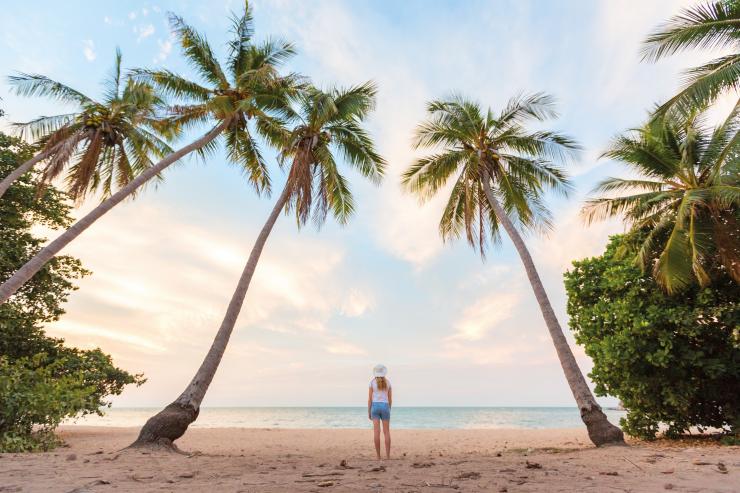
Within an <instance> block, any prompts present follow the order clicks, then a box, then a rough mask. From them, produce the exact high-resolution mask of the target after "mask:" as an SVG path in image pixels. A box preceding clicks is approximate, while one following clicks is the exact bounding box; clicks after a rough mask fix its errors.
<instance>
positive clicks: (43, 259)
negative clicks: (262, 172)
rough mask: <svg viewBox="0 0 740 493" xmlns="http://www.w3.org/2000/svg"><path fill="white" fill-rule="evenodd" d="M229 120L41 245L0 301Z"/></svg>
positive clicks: (7, 284)
mask: <svg viewBox="0 0 740 493" xmlns="http://www.w3.org/2000/svg"><path fill="white" fill-rule="evenodd" d="M227 125H228V122H222V123H220V124H219V125H218V126H216V127H215V128H213V129H212V130H211V131H210V132H208V133H207V134H205V135H203V136H202V137H201V138H199V139H198V140H196V141H194V142H192V143H190V144H188V145H186V146H185V147H183V148H181V149H180V150H178V151H175V152H173V153H172V154H170V155H168V156H166V157H165V158H164V159H162V160H161V161H159V162H158V163H157V164H155V165H154V166H152V167H151V168H148V169H146V170H145V171H144V172H142V173H141V174H140V175H139V176H137V177H136V178H135V179H133V180H131V182H129V183H128V184H127V185H126V186H125V187H123V188H121V189H120V190H119V191H118V192H116V193H114V194H113V195H111V196H110V197H108V198H107V199H106V200H104V201H103V202H101V203H100V205H98V206H97V207H96V208H95V209H93V210H91V211H90V212H89V213H88V214H87V215H86V216H85V217H83V218H82V219H80V220H78V221H77V222H76V223H74V224H73V225H72V226H71V227H70V228H69V229H68V230H67V231H65V232H64V233H62V234H61V235H60V236H59V237H57V238H56V239H55V240H54V241H52V242H51V243H49V244H48V245H47V246H45V247H44V248H42V249H41V250H40V251H39V252H38V253H37V254H36V255H35V256H34V257H33V258H32V259H31V260H29V261H28V262H26V264H25V265H24V266H23V267H21V268H20V269H18V270H17V271H16V272H15V273H14V274H13V275H12V276H11V277H10V279H8V280H7V281H5V282H4V283H3V285H2V286H0V304H3V303H5V302H6V301H7V300H8V298H10V297H11V296H12V295H13V294H14V293H15V292H16V291H18V289H19V288H20V287H21V286H23V284H25V283H26V282H27V281H28V280H29V279H31V277H33V276H34V275H35V274H36V273H37V272H38V271H40V270H41V269H42V268H43V267H44V265H46V263H47V262H48V261H49V260H51V259H52V258H54V256H55V255H56V254H57V253H59V251H60V250H61V249H62V248H64V247H65V246H67V244H69V243H70V242H71V241H72V240H74V239H75V238H77V237H78V236H79V235H80V234H81V233H82V232H83V231H85V230H86V229H87V228H89V227H90V226H91V225H92V224H93V223H94V222H95V221H97V220H98V219H99V218H100V217H102V216H103V215H104V214H105V213H106V212H108V211H109V210H111V209H112V208H113V207H114V206H115V205H117V204H118V203H119V202H121V201H122V200H124V199H125V198H126V197H128V196H129V195H131V194H132V193H133V192H135V191H136V189H138V188H139V187H140V186H142V185H143V184H144V183H146V182H147V181H149V180H150V179H151V178H153V177H155V176H156V175H158V174H159V173H160V172H162V171H163V170H164V169H165V168H167V167H168V166H170V165H171V164H172V163H174V162H175V161H177V160H178V159H180V158H182V157H184V156H186V155H187V154H189V153H191V152H193V151H195V150H197V149H200V148H201V147H203V146H204V145H206V144H207V143H209V142H210V141H212V140H213V139H215V138H216V137H218V135H219V134H220V133H221V132H222V131H223V129H224V128H226V126H227Z"/></svg>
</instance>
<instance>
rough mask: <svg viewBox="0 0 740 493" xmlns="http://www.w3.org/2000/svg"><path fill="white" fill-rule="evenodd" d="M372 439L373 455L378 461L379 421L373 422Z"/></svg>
mask: <svg viewBox="0 0 740 493" xmlns="http://www.w3.org/2000/svg"><path fill="white" fill-rule="evenodd" d="M373 439H374V440H375V453H376V454H377V456H378V460H380V420H379V419H374V420H373Z"/></svg>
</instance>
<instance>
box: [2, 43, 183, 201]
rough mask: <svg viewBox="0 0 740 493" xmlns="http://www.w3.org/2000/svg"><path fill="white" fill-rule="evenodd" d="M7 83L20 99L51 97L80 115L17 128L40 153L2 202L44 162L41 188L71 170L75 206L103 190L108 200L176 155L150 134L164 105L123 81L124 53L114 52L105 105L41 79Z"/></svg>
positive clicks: (17, 173)
mask: <svg viewBox="0 0 740 493" xmlns="http://www.w3.org/2000/svg"><path fill="white" fill-rule="evenodd" d="M9 82H10V85H11V87H12V88H13V89H14V90H15V93H16V94H18V95H21V96H45V97H51V98H54V99H56V100H57V101H59V102H62V103H66V104H72V105H76V106H77V107H78V108H79V110H78V111H77V112H75V113H68V114H63V115H55V116H42V117H39V118H36V119H35V120H32V121H30V122H27V123H19V124H16V125H15V126H16V127H18V128H19V129H20V134H21V137H30V138H31V139H32V140H34V141H36V142H37V143H38V144H39V146H40V147H41V150H40V151H39V152H38V153H37V154H36V155H35V156H34V157H33V158H31V159H29V160H28V161H26V162H25V163H23V164H21V165H20V166H19V167H18V168H16V169H15V170H13V171H12V172H11V173H10V174H9V175H8V176H6V177H5V179H3V181H2V182H1V183H0V197H2V196H3V194H4V193H5V191H6V190H7V189H8V188H9V187H10V186H11V185H12V183H13V182H14V181H15V180H17V179H18V178H19V177H21V176H22V175H24V174H25V173H27V172H29V171H30V170H31V169H33V168H34V166H35V165H37V164H38V163H40V162H45V166H44V170H43V173H42V175H41V183H42V186H43V185H46V184H48V183H49V182H51V181H52V180H54V179H55V178H57V177H58V176H60V175H61V174H62V172H64V171H65V170H69V173H68V178H67V182H68V190H67V191H68V193H69V194H70V195H71V196H72V197H73V198H74V199H75V200H77V201H81V200H82V199H84V197H85V194H86V193H88V192H95V191H98V190H101V189H102V193H103V196H104V197H107V196H110V194H111V193H112V191H113V190H114V189H115V188H116V187H119V188H120V187H123V186H125V185H126V184H128V183H129V182H130V181H131V180H133V179H134V178H135V177H136V176H137V175H139V174H140V173H141V172H142V171H144V170H146V169H147V168H149V167H151V166H152V162H151V159H150V158H151V157H152V156H154V157H157V158H161V157H163V156H165V155H167V154H170V153H171V152H172V149H170V147H169V146H168V145H167V144H166V143H165V142H164V141H163V140H162V139H160V138H159V137H158V136H157V135H156V133H155V132H153V131H152V130H153V127H157V120H156V116H157V115H156V113H157V111H158V110H159V109H161V107H162V105H163V103H162V101H161V99H160V98H159V97H158V96H157V94H156V93H155V92H154V91H153V90H152V87H151V86H149V85H147V84H143V83H140V82H135V81H133V80H132V79H130V78H129V79H128V80H126V81H122V77H121V52H120V50H116V60H115V65H114V68H113V73H112V75H111V76H110V77H109V78H108V79H107V80H106V81H105V88H106V91H105V93H104V95H103V99H102V100H101V101H102V102H97V101H95V100H93V99H91V98H89V97H88V96H86V95H84V94H83V93H82V92H80V91H77V90H75V89H72V88H71V87H69V86H66V85H64V84H62V83H61V82H56V81H54V80H51V79H49V78H48V77H45V76H43V75H38V74H19V75H15V76H11V77H10V78H9ZM70 162H72V164H71V165H70Z"/></svg>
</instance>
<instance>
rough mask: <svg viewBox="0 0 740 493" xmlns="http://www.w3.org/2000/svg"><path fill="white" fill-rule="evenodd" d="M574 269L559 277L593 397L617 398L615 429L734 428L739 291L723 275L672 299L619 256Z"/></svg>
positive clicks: (616, 246) (615, 249)
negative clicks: (620, 410)
mask: <svg viewBox="0 0 740 493" xmlns="http://www.w3.org/2000/svg"><path fill="white" fill-rule="evenodd" d="M622 242H623V237H621V236H615V237H612V238H611V241H610V243H609V245H608V246H607V249H606V252H605V253H604V254H603V255H602V256H600V257H594V258H590V259H585V260H581V261H577V262H573V269H572V270H571V271H569V272H567V273H566V274H565V286H566V290H567V292H568V314H569V316H570V326H571V329H572V330H573V332H574V333H575V337H576V341H577V342H578V344H581V345H583V346H584V348H585V351H586V354H588V355H589V356H590V357H591V358H592V359H593V362H594V368H593V371H592V372H591V375H590V376H591V378H592V380H593V381H594V383H595V384H596V393H597V395H601V396H604V395H612V396H615V397H618V398H619V399H620V400H621V401H622V404H623V405H624V407H625V408H626V409H627V411H628V413H627V417H626V418H624V419H623V420H622V423H621V424H622V427H623V428H624V430H625V431H626V432H628V433H629V434H630V435H633V436H636V437H640V438H645V439H652V438H654V437H655V436H656V434H657V433H658V431H659V425H660V424H663V425H665V426H667V429H666V435H667V436H669V437H674V436H677V435H679V434H681V433H684V432H686V431H688V430H689V429H690V428H691V427H694V426H696V427H699V428H700V429H701V428H708V427H712V428H723V429H725V430H733V431H735V432H737V431H738V430H740V392H738V390H737V389H740V286H738V285H737V284H736V283H735V282H733V281H732V280H730V279H729V278H728V277H724V278H722V279H719V280H717V281H716V282H715V283H714V284H713V285H712V286H711V287H707V288H700V287H698V286H694V287H690V288H688V289H686V290H685V291H683V292H681V293H680V295H676V296H669V295H667V294H666V293H665V292H664V291H663V290H661V289H660V288H659V287H658V286H657V284H656V283H655V281H654V280H653V279H652V278H651V277H650V276H649V275H645V274H643V273H642V272H641V270H640V269H639V268H638V267H637V266H636V265H635V263H634V261H633V258H632V257H630V256H627V255H620V254H619V252H621V250H623V248H622V247H624V245H623V243H622Z"/></svg>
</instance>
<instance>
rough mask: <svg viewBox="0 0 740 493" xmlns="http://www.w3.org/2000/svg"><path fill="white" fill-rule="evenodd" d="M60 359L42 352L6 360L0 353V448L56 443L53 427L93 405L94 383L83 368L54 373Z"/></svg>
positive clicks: (10, 449) (30, 448)
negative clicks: (92, 383)
mask: <svg viewBox="0 0 740 493" xmlns="http://www.w3.org/2000/svg"><path fill="white" fill-rule="evenodd" d="M65 363H66V361H65V360H64V359H57V360H54V361H52V362H51V363H48V361H47V357H46V355H44V354H39V355H37V356H35V357H34V358H30V359H29V358H21V359H18V360H15V361H12V362H11V361H9V360H8V358H7V357H4V356H3V357H0V402H2V406H0V450H2V451H4V452H28V451H36V450H48V449H49V448H53V447H54V446H56V445H57V444H58V440H57V439H56V437H55V436H54V434H53V430H54V428H56V427H57V425H59V423H60V422H61V421H62V420H63V419H64V418H67V417H69V416H74V415H76V414H78V413H79V412H81V411H83V410H85V409H89V408H91V407H92V406H94V405H95V403H96V399H95V390H96V389H95V386H94V385H86V384H85V374H84V371H82V370H80V371H77V372H75V373H68V374H66V375H63V376H61V377H60V376H58V373H59V370H60V369H61V368H62V367H63V366H64V365H65Z"/></svg>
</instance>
